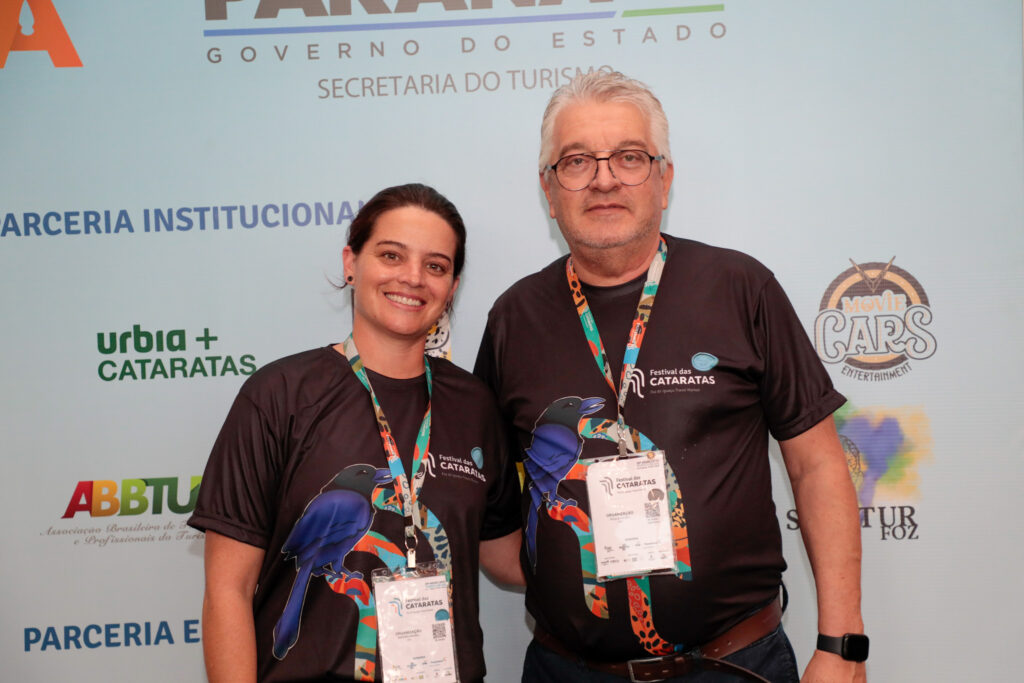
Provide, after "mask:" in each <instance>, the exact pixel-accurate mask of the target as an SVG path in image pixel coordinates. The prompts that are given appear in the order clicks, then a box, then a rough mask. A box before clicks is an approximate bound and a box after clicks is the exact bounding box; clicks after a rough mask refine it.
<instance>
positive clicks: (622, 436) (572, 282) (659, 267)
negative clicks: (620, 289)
mask: <svg viewBox="0 0 1024 683" xmlns="http://www.w3.org/2000/svg"><path fill="white" fill-rule="evenodd" d="M660 239H661V241H660V242H659V244H658V253H657V254H655V256H654V259H653V260H652V261H651V265H650V267H649V268H648V269H647V281H646V282H645V283H644V289H643V291H642V292H641V293H640V302H639V303H638V304H637V306H636V317H634V318H633V323H632V325H630V327H629V340H628V341H627V343H626V353H625V357H624V358H623V359H622V374H621V376H620V377H619V388H618V391H616V389H615V380H614V379H613V378H612V368H611V365H609V364H608V358H607V357H606V355H605V351H604V343H603V342H602V341H601V335H600V333H599V332H598V331H597V321H596V320H594V314H593V313H591V312H590V305H589V304H588V303H587V297H586V295H585V294H583V286H582V285H581V284H580V279H579V276H577V275H576V269H575V268H574V267H573V265H572V256H570V257H569V260H568V261H566V263H565V277H566V279H567V280H568V281H569V291H570V292H572V299H573V303H574V304H576V312H577V313H578V314H579V316H580V324H581V325H583V333H584V334H585V335H586V337H587V342H588V346H590V351H591V353H593V354H594V361H595V362H596V363H597V367H598V369H599V370H600V371H601V373H602V374H603V375H604V378H605V380H606V381H607V382H608V386H610V387H611V388H612V392H615V393H616V395H617V399H618V400H617V405H616V413H617V415H616V418H617V420H618V423H619V439H618V441H619V455H625V454H626V434H627V433H628V430H627V429H626V421H625V420H624V419H623V417H622V411H623V410H624V409H625V407H626V396H627V395H628V394H629V381H628V380H629V377H630V375H631V374H632V373H633V368H634V367H636V360H637V357H638V356H639V355H640V346H641V345H643V342H644V332H645V331H646V330H647V321H648V320H650V317H651V309H652V308H654V296H655V295H656V294H657V293H658V283H660V282H661V273H662V271H663V270H664V269H665V261H667V260H668V245H667V244H666V243H665V238H664V237H662V238H660Z"/></svg>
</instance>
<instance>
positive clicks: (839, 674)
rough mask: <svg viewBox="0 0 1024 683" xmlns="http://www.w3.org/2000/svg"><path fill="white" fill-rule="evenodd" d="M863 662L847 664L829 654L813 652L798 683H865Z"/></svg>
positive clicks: (843, 660)
mask: <svg viewBox="0 0 1024 683" xmlns="http://www.w3.org/2000/svg"><path fill="white" fill-rule="evenodd" d="M865 681H867V673H866V670H865V667H864V662H848V661H846V660H845V659H843V658H842V657H840V656H839V655H835V654H832V653H831V652H822V651H821V650H815V651H814V655H813V656H812V657H811V661H810V662H808V664H807V668H806V669H804V675H803V678H801V679H800V683H837V682H839V683H848V682H849V683H865Z"/></svg>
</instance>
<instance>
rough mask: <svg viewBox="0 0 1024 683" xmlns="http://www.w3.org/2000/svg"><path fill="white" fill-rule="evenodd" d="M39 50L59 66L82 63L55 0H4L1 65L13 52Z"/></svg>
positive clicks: (0, 17)
mask: <svg viewBox="0 0 1024 683" xmlns="http://www.w3.org/2000/svg"><path fill="white" fill-rule="evenodd" d="M35 51H41V52H46V53H48V54H49V55H50V61H51V62H53V65H54V66H56V67H68V66H82V60H81V59H79V57H78V52H77V51H76V50H75V45H74V43H72V42H71V36H69V35H68V32H67V29H65V28H64V22H63V21H61V19H60V15H59V14H57V9H56V8H55V7H54V6H53V0H0V69H2V68H4V66H5V65H6V64H7V56H8V55H9V54H10V53H11V52H35Z"/></svg>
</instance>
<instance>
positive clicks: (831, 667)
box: [779, 416, 865, 682]
mask: <svg viewBox="0 0 1024 683" xmlns="http://www.w3.org/2000/svg"><path fill="white" fill-rule="evenodd" d="M779 446H781V447H782V456H783V458H784V460H785V462H786V471H787V472H788V474H789V481H790V483H791V484H792V486H793V497H794V498H795V499H796V509H797V515H798V517H799V519H800V533H801V535H802V536H803V539H804V547H805V548H806V549H807V557H808V559H809V560H810V563H811V571H812V572H813V573H814V583H815V587H816V590H817V595H818V632H819V633H823V634H826V635H832V636H841V635H843V634H844V633H863V632H864V621H863V619H862V618H861V611H860V560H861V548H860V523H859V519H858V511H857V494H856V491H855V490H854V488H853V482H852V481H851V479H850V473H849V470H848V468H847V464H846V456H845V454H844V453H843V447H842V445H841V444H840V443H839V437H838V435H837V434H836V428H835V423H834V422H833V420H832V417H831V416H829V417H827V418H825V419H824V420H822V421H821V422H819V423H818V424H816V425H815V426H813V427H811V428H810V429H808V430H807V431H806V432H804V433H803V434H800V435H798V436H795V437H793V438H792V439H787V440H785V441H780V442H779ZM802 680H803V681H805V682H808V681H863V680H865V669H864V664H863V663H861V664H855V663H854V662H847V661H845V660H843V659H842V658H841V657H840V656H839V655H835V654H831V653H828V652H821V651H819V650H815V652H814V656H813V657H811V661H810V662H809V663H808V665H807V669H806V670H805V671H804V676H803V679H802Z"/></svg>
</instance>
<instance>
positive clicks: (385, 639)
mask: <svg viewBox="0 0 1024 683" xmlns="http://www.w3.org/2000/svg"><path fill="white" fill-rule="evenodd" d="M371 577H372V581H373V594H374V598H375V600H376V604H377V636H378V638H379V639H380V655H381V673H382V676H383V680H384V683H406V682H407V681H432V682H435V681H436V682H438V683H458V680H459V669H458V660H457V659H456V657H455V634H454V632H453V624H452V614H451V603H450V602H449V598H448V586H449V579H448V574H447V573H446V572H445V571H443V570H442V569H440V568H439V567H438V565H437V563H436V562H422V563H420V564H418V565H416V566H415V567H414V568H412V569H409V568H406V567H400V568H398V569H396V570H394V571H391V570H389V569H385V568H380V569H375V570H374V571H373V573H372V574H371Z"/></svg>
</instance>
